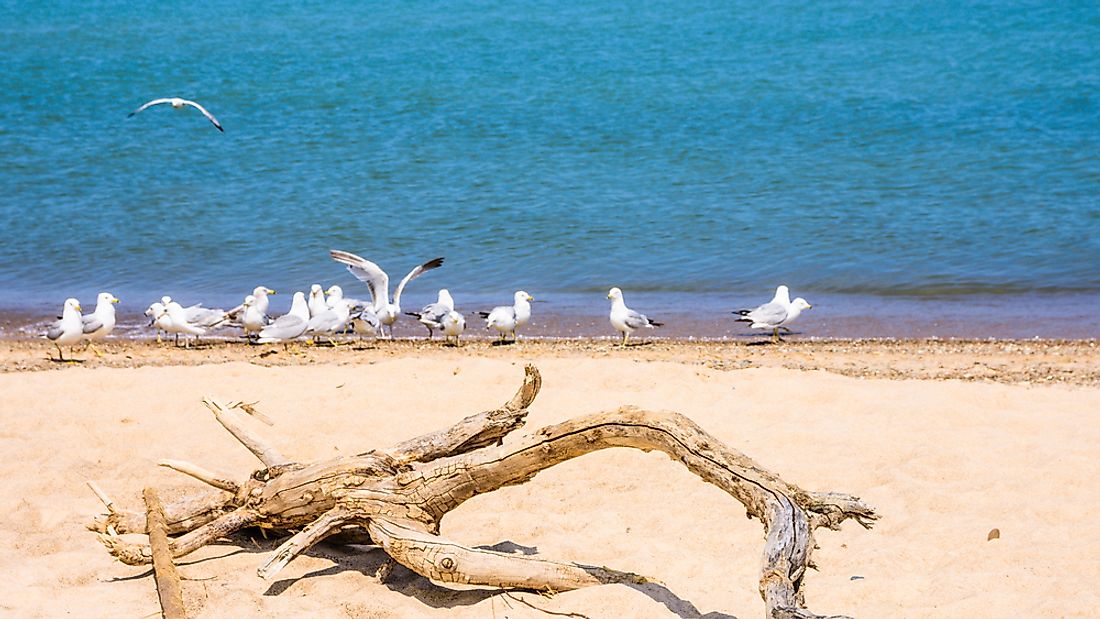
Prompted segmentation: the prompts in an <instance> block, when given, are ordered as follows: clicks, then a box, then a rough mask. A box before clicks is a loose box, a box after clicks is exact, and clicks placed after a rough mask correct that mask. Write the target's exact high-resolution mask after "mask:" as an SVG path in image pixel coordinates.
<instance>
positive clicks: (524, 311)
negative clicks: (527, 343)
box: [478, 290, 535, 342]
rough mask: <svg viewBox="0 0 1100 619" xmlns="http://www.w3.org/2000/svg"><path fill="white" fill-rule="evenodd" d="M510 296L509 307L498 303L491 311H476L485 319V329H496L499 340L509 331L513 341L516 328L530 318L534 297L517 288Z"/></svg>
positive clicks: (502, 339)
mask: <svg viewBox="0 0 1100 619" xmlns="http://www.w3.org/2000/svg"><path fill="white" fill-rule="evenodd" d="M512 298H513V300H514V302H513V304H512V306H511V307H509V306H507V305H500V306H497V307H494V308H493V311H491V312H478V315H479V316H481V317H482V318H484V319H485V328H486V329H496V330H497V333H500V341H501V342H503V341H504V335H505V334H506V333H511V334H512V341H515V339H516V329H518V328H520V327H522V326H523V325H525V324H527V321H529V320H531V301H534V300H535V297H532V296H531V295H529V294H527V293H526V292H524V291H523V290H517V291H516V294H515V295H514V296H513V297H512Z"/></svg>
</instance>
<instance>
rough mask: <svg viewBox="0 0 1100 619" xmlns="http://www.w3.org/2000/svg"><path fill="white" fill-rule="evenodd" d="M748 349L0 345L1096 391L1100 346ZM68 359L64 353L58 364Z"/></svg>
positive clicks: (187, 361) (656, 344) (120, 342)
mask: <svg viewBox="0 0 1100 619" xmlns="http://www.w3.org/2000/svg"><path fill="white" fill-rule="evenodd" d="M765 342H766V340H765V339H764V338H757V340H756V341H728V340H727V341H717V340H712V341H700V340H694V341H688V340H655V339H650V340H648V341H645V342H639V343H637V344H631V345H630V346H628V347H626V348H625V349H624V348H622V347H620V346H619V345H618V342H617V340H615V339H612V338H602V339H596V338H521V339H520V341H519V342H518V343H516V344H509V345H505V346H497V345H494V344H493V343H492V340H490V339H487V338H486V339H476V340H465V341H464V343H463V345H462V346H461V347H458V348H455V347H453V346H445V345H444V344H443V343H442V341H441V340H439V339H438V338H437V339H435V340H433V341H428V340H426V339H424V338H412V339H409V338H398V339H396V340H392V341H391V340H364V341H352V342H349V343H346V344H341V345H339V346H336V347H332V346H329V345H325V344H322V345H316V346H314V345H309V344H306V343H304V342H303V343H299V344H297V345H296V346H292V347H290V348H289V349H284V348H283V346H282V345H281V344H263V345H249V344H245V343H243V342H240V341H231V340H214V339H210V340H204V341H203V342H202V343H201V344H199V345H198V346H193V347H191V348H185V347H183V346H180V347H176V346H175V345H173V344H172V343H171V342H165V343H162V344H158V343H156V341H155V340H134V339H117V338H116V339H109V340H107V341H106V342H101V343H99V344H97V348H98V349H99V350H100V351H102V353H103V356H102V357H99V356H96V355H95V354H94V353H93V352H92V351H91V350H81V349H80V347H79V346H78V347H77V349H76V359H78V360H79V362H77V363H60V362H57V361H54V360H51V359H50V357H53V356H55V355H56V349H54V347H53V346H52V345H50V344H48V343H47V342H45V341H44V340H40V339H33V338H18V339H17V338H7V339H0V374H5V373H13V372H37V371H51V370H68V369H74V368H77V367H80V368H103V367H111V368H134V367H175V366H205V365H217V364H226V363H234V362H244V363H249V364H252V365H256V366H262V367H284V366H295V365H324V364H328V365H336V366H347V365H371V364H375V363H377V362H379V361H384V360H388V359H393V358H399V357H404V356H415V357H417V358H423V359H425V360H428V359H442V360H447V361H454V362H461V361H463V360H470V359H496V360H508V361H511V362H513V363H519V362H521V361H523V362H528V361H532V360H534V361H537V360H539V359H563V358H565V359H578V360H579V359H630V360H633V361H635V362H638V363H643V362H672V363H677V364H682V365H692V366H699V367H702V368H708V369H713V370H720V371H734V370H745V369H755V368H776V369H789V370H799V371H803V372H812V371H824V372H828V373H831V374H838V375H842V376H850V377H857V378H881V379H902V380H907V379H913V380H932V381H943V380H959V381H965V382H988V383H1003V384H1012V385H1070V386H1077V387H1094V386H1100V340H1096V339H1092V340H1054V339H1043V340H1034V339H1031V340H993V339H986V340H964V339H935V338H927V339H788V340H785V341H784V342H781V343H779V344H774V345H773V344H770V343H765ZM68 354H69V351H68V349H66V355H68Z"/></svg>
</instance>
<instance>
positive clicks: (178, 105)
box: [126, 97, 225, 133]
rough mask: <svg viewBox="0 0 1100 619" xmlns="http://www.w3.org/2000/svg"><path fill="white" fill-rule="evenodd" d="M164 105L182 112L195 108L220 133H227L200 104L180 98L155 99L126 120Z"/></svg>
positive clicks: (131, 113) (132, 113)
mask: <svg viewBox="0 0 1100 619" xmlns="http://www.w3.org/2000/svg"><path fill="white" fill-rule="evenodd" d="M164 103H167V104H168V105H171V106H172V107H173V108H174V109H177V110H182V109H183V108H185V107H187V106H191V107H193V108H195V109H196V110H198V111H200V112H202V115H203V116H205V117H206V120H209V121H210V122H212V123H214V126H215V127H217V128H218V131H221V132H222V133H225V129H222V125H221V123H219V122H218V119H217V118H214V115H213V114H211V113H210V112H207V111H206V108H204V107H203V106H201V105H199V104H198V103H195V102H194V101H189V100H187V99H181V98H179V97H165V98H163V99H153V100H152V101H150V102H148V103H146V104H145V105H143V106H141V107H139V108H138V109H136V110H134V111H133V112H130V114H129V115H127V116H126V118H130V117H131V116H133V115H134V114H137V113H139V112H144V111H145V110H147V109H149V108H151V107H153V106H154V105H161V104H164Z"/></svg>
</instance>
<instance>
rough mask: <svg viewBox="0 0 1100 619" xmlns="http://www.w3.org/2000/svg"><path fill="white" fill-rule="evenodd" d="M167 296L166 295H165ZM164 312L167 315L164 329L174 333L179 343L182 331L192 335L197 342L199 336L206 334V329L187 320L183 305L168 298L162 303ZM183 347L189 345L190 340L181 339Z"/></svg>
mask: <svg viewBox="0 0 1100 619" xmlns="http://www.w3.org/2000/svg"><path fill="white" fill-rule="evenodd" d="M165 298H167V297H165ZM188 309H191V308H188ZM163 312H164V314H166V315H167V316H168V321H167V323H166V325H165V329H164V330H165V331H168V332H169V333H175V334H176V343H177V344H178V343H179V334H180V333H184V334H187V335H194V336H195V341H196V342H197V341H198V339H199V336H201V335H206V329H205V328H203V327H201V326H199V325H196V324H194V323H192V322H191V321H190V320H188V316H187V311H186V310H184V309H183V307H182V306H181V305H180V304H179V303H176V302H175V301H172V300H170V299H169V301H168V303H164V308H163ZM183 344H184V347H188V348H189V347H190V346H191V342H190V341H189V340H186V339H185V340H184V341H183Z"/></svg>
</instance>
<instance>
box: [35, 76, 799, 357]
mask: <svg viewBox="0 0 1100 619" xmlns="http://www.w3.org/2000/svg"><path fill="white" fill-rule="evenodd" d="M158 105H169V106H171V107H172V108H174V109H177V110H181V109H184V108H187V107H192V108H195V109H197V110H198V111H199V112H201V113H202V115H203V116H204V117H206V119H207V120H209V121H210V122H211V123H212V124H213V125H214V127H215V128H217V129H218V131H222V132H224V131H225V129H223V128H222V126H221V123H219V122H218V119H217V118H215V117H214V115H213V114H211V113H210V112H209V111H207V109H206V108H205V107H203V106H202V105H200V104H198V103H196V102H195V101H191V100H189V99H183V98H180V97H164V98H159V99H153V100H151V101H148V102H147V103H145V104H143V105H142V106H141V107H139V108H137V109H136V110H134V111H133V112H130V114H129V116H134V115H136V114H138V113H140V112H143V111H145V110H147V109H149V108H151V107H154V106H158ZM329 255H330V256H331V257H332V259H333V260H335V261H336V262H339V263H341V264H343V265H345V266H346V267H347V269H348V271H349V272H350V273H351V274H352V275H354V276H355V277H356V279H358V280H359V281H361V282H363V283H364V284H366V285H367V288H368V290H369V291H370V294H371V302H370V303H367V302H365V301H360V300H358V299H353V298H349V297H345V296H344V294H343V290H342V289H341V288H340V287H339V286H335V285H334V286H330V287H329V288H328V289H327V290H322V288H321V286H320V285H319V284H313V286H312V287H311V288H310V292H309V296H308V297H307V296H306V295H305V294H304V293H302V292H295V293H294V295H293V299H292V302H291V306H290V311H289V312H287V313H286V314H284V315H282V316H279V317H277V318H274V319H273V318H271V317H270V316H269V315H268V313H267V310H268V295H272V294H275V291H274V290H272V289H270V288H267V287H264V286H257V287H256V288H255V290H253V291H252V294H250V295H248V296H246V297H245V298H244V301H243V302H242V303H241V305H239V306H237V307H235V308H233V309H231V310H228V311H225V310H216V309H206V308H203V307H202V306H201V305H192V306H190V307H186V308H185V307H182V306H181V305H179V304H178V303H176V302H174V301H172V299H171V298H170V297H167V296H166V297H163V298H162V299H161V300H160V302H158V303H153V304H152V305H150V306H149V308H148V309H147V310H146V311H145V314H146V316H148V317H149V318H150V320H151V323H150V324H151V325H152V326H154V327H156V329H157V340H158V341H160V334H161V333H162V332H163V333H166V334H167V333H172V334H175V336H176V341H177V343H178V341H179V336H180V335H181V334H183V335H191V336H194V337H196V338H198V337H200V336H203V335H205V334H206V333H207V331H208V330H209V329H212V328H215V327H218V326H221V325H233V326H237V327H240V328H241V329H242V330H243V332H244V334H245V336H246V337H247V338H248V339H249V341H252V342H256V343H260V344H263V343H270V342H282V343H286V342H290V341H292V340H295V339H298V338H300V337H303V336H313V337H314V338H318V337H329V338H331V337H333V336H335V335H337V334H341V333H346V332H348V331H349V330H350V331H353V332H355V333H357V334H359V335H361V336H363V335H372V334H373V335H375V336H384V335H385V334H386V330H387V328H388V329H389V337H390V338H392V337H393V324H394V323H395V322H396V321H397V319H398V317H399V316H400V315H401V314H402V312H401V293H402V291H404V289H405V286H407V285H408V284H409V282H411V281H412V280H414V279H416V278H417V277H419V276H421V275H423V274H424V273H426V272H428V271H431V270H433V269H437V268H439V267H440V266H442V265H443V258H435V259H434V260H429V261H428V262H425V263H423V264H421V265H418V266H417V267H415V268H413V269H412V270H411V271H409V273H408V274H407V275H406V276H405V277H404V278H402V279H401V282H400V283H399V284H398V285H397V288H396V289H395V290H394V293H393V297H392V298H391V297H390V296H389V285H390V278H389V276H388V275H387V274H386V272H385V271H383V270H382V269H381V268H380V267H379V266H378V265H377V264H375V263H374V262H371V261H370V260H367V259H366V258H362V257H360V256H357V255H355V254H353V253H351V252H346V251H341V250H331V251H330V252H329ZM607 298H608V299H610V300H611V313H610V314H609V316H608V317H609V319H610V321H611V326H612V327H614V328H615V330H616V331H618V332H619V333H621V334H622V337H623V339H622V345H623V346H626V345H627V341H628V339H629V338H630V335H631V334H632V333H634V332H635V331H638V330H639V329H654V328H656V327H660V326H662V324H663V323H660V322H657V321H655V320H652V319H650V318H648V317H647V316H646V315H645V314H642V313H639V312H636V311H634V310H632V309H630V308H629V307H627V306H626V302H625V301H624V300H623V291H622V290H620V289H619V288H612V289H611V290H610V291H608V293H607ZM111 299H113V301H112V300H111ZM531 301H534V297H532V296H531V295H530V294H528V293H527V292H526V291H523V290H518V291H516V293H515V296H514V299H513V303H512V305H510V306H508V305H505V306H499V307H494V308H493V309H492V310H491V311H488V312H478V314H479V315H480V316H481V317H482V318H484V319H485V325H486V329H492V330H495V331H496V332H497V334H498V336H499V341H500V342H501V343H503V342H505V341H507V339H508V337H509V336H511V338H512V340H515V339H516V331H517V329H520V328H522V327H523V326H524V325H526V324H527V323H528V322H529V321H530V320H531ZM117 302H118V299H116V298H114V296H113V295H111V294H110V293H106V292H104V293H102V294H100V295H99V302H98V304H97V306H96V311H95V313H93V314H90V315H89V316H85V317H81V315H80V303H79V302H78V301H77V300H76V299H68V300H67V301H66V302H65V307H64V311H63V314H62V316H61V317H60V319H59V320H58V321H57V322H56V323H54V324H53V325H52V326H51V327H50V329H49V331H48V333H47V334H46V337H48V338H49V339H50V340H51V341H52V342H54V344H56V345H57V346H58V357H59V358H60V357H61V346H62V345H70V346H71V345H72V344H75V343H76V342H78V341H80V340H82V339H83V340H87V341H88V342H89V345H91V342H92V341H94V340H97V339H101V338H103V337H105V336H106V335H107V334H109V333H110V332H111V330H112V329H113V328H114V308H113V306H112V305H111V303H117ZM810 307H811V305H810V304H809V303H807V302H806V300H805V299H803V298H801V297H799V298H797V299H795V300H794V301H793V302H792V301H791V300H790V293H789V291H788V289H787V287H786V286H779V287H778V288H777V289H776V291H775V297H773V298H772V300H771V301H769V302H768V303H765V304H763V305H761V306H759V307H756V308H754V309H742V310H737V311H735V312H734V314H736V315H737V316H738V318H737V321H738V322H747V323H749V325H750V327H751V328H753V329H771V330H772V338H773V341H779V339H780V338H779V331H780V330H781V329H783V330H788V331H789V329H788V328H787V325H788V324H790V323H791V322H793V321H794V320H795V319H797V318H798V316H799V315H800V314H801V313H802V311H803V310H807V309H810ZM405 314H407V315H409V316H413V317H415V318H416V319H417V321H418V322H420V324H422V325H424V327H426V328H427V329H428V337H429V339H430V338H432V337H433V336H434V334H435V332H436V331H439V332H440V333H442V334H443V336H444V339H445V341H446V342H447V343H451V342H452V338H453V343H454V344H455V345H458V343H459V337H460V336H461V335H462V333H463V331H465V329H466V319H465V317H464V316H463V315H462V313H460V312H458V311H457V310H455V302H454V298H453V297H452V296H451V293H450V291H448V290H447V289H442V290H440V291H439V297H438V299H437V300H436V302H435V303H430V304H428V305H426V306H424V307H423V308H422V309H421V310H420V311H413V312H405ZM185 344H186V341H185ZM92 349H93V350H95V348H94V346H93V348H92ZM97 354H98V351H97Z"/></svg>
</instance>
